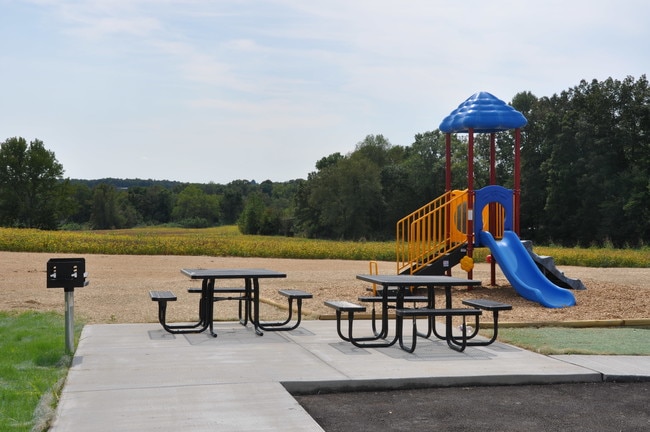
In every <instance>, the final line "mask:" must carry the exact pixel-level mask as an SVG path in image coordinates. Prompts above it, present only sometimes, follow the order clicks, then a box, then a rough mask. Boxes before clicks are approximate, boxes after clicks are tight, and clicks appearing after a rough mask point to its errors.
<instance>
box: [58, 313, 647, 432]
mask: <svg viewBox="0 0 650 432" xmlns="http://www.w3.org/2000/svg"><path fill="white" fill-rule="evenodd" d="M360 328H362V327H361V326H360ZM215 330H216V331H217V333H218V335H219V336H218V337H217V338H212V337H211V336H209V335H207V334H188V335H171V334H168V333H166V332H164V331H163V330H162V328H161V326H160V325H159V324H157V323H156V324H102V325H87V326H86V327H85V328H84V330H83V332H82V334H81V338H80V342H79V345H78V348H77V350H76V353H75V356H74V359H73V365H72V367H71V368H70V371H69V374H68V377H67V380H66V383H65V385H64V388H63V391H62V394H61V397H60V401H59V405H58V409H57V412H56V417H55V419H54V422H53V425H52V428H51V429H50V431H51V432H64V431H65V432H68V431H82V430H92V431H116V430H119V431H123V432H125V431H138V432H146V431H156V432H163V431H170V432H172V431H174V432H176V431H188V430H191V431H195V432H196V431H214V430H228V431H263V430H266V431H273V430H278V431H279V430H282V431H301V432H304V431H322V430H323V429H322V428H321V427H320V426H319V425H318V424H317V423H316V421H314V420H313V419H312V418H311V417H310V416H309V414H307V412H305V411H304V410H303V408H302V407H301V406H300V405H299V404H298V403H297V402H296V401H295V399H294V398H293V397H292V396H291V394H292V393H311V392H331V391H355V390H373V389H376V390H391V389H405V388H416V387H429V386H444V387H450V386H473V385H523V384H545V383H575V382H602V381H612V380H617V381H649V380H650V357H637V356H634V357H629V356H582V355H560V356H545V355H540V354H536V353H533V352H530V351H526V350H523V349H520V348H517V347H513V346H510V345H506V344H503V343H500V342H498V341H497V342H496V343H494V344H492V345H490V346H487V347H469V348H467V349H466V350H465V351H464V352H462V353H459V352H456V351H453V350H451V349H449V348H448V347H447V345H446V343H445V342H444V341H425V340H422V341H421V342H418V349H417V350H416V351H415V352H414V353H413V354H409V353H406V352H405V351H403V350H401V349H400V348H399V347H391V348H380V349H358V348H355V347H353V346H352V345H351V344H349V343H346V342H343V341H342V340H341V339H339V337H338V336H337V333H336V324H335V322H334V321H305V322H303V324H302V325H301V326H300V328H298V329H297V330H295V331H292V332H284V333H269V332H267V333H265V334H264V336H257V335H255V333H254V332H253V330H252V328H250V326H249V327H248V328H244V327H242V326H241V325H239V324H238V323H231V322H228V323H216V324H215Z"/></svg>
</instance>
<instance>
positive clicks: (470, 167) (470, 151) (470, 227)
mask: <svg viewBox="0 0 650 432" xmlns="http://www.w3.org/2000/svg"><path fill="white" fill-rule="evenodd" d="M473 253H474V128H469V140H468V143H467V256H468V257H470V258H472V254H473ZM472 276H473V272H472V271H471V270H470V271H469V272H467V277H468V278H469V279H471V278H472Z"/></svg>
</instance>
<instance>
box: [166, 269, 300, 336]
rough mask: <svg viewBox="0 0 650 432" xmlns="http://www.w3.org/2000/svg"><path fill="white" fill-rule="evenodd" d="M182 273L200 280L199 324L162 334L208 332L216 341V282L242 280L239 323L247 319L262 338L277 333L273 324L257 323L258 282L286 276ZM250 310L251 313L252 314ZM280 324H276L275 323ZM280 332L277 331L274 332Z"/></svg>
mask: <svg viewBox="0 0 650 432" xmlns="http://www.w3.org/2000/svg"><path fill="white" fill-rule="evenodd" d="M181 273H183V274H184V275H185V276H187V277H189V278H190V279H195V280H196V279H198V280H201V298H200V300H199V320H198V322H197V323H195V324H190V325H169V324H167V325H166V327H165V330H167V331H170V332H171V333H201V332H203V331H205V330H208V329H209V330H210V334H211V335H212V336H214V337H217V334H216V333H215V332H214V299H213V296H214V286H215V281H216V280H217V279H219V280H223V279H243V280H244V286H245V295H244V296H243V301H244V302H245V305H244V308H245V312H244V318H243V319H242V317H241V316H240V323H241V324H242V325H246V324H247V321H248V320H249V319H250V321H251V323H252V324H253V326H254V329H255V333H256V334H257V335H259V336H262V335H263V334H264V333H263V332H262V330H268V331H273V330H276V328H274V327H273V326H274V325H277V324H276V323H262V322H261V321H260V312H259V311H260V303H259V301H260V283H259V281H260V279H272V278H286V277H287V275H286V274H285V273H281V272H277V271H274V270H267V269H260V268H241V269H182V270H181ZM251 309H252V310H251ZM278 324H279V323H278ZM277 330H279V328H278V329H277Z"/></svg>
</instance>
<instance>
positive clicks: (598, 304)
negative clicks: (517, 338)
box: [0, 252, 650, 323]
mask: <svg viewBox="0 0 650 432" xmlns="http://www.w3.org/2000/svg"><path fill="white" fill-rule="evenodd" d="M76 256H77V255H66V254H43V253H17V252H0V292H2V294H3V295H2V297H1V298H0V310H3V311H21V310H40V311H45V310H51V311H58V312H63V310H64V294H63V290H62V289H48V288H46V263H47V261H48V260H49V259H50V258H66V257H76ZM79 257H83V258H85V259H86V271H87V272H88V280H89V281H90V284H89V285H88V286H87V287H84V288H78V289H76V290H75V293H74V302H75V305H74V307H75V316H76V317H82V318H83V319H84V320H85V321H86V322H87V323H139V322H155V321H156V320H157V307H156V304H155V303H153V302H152V301H151V300H150V298H149V295H148V292H149V290H171V291H173V292H174V293H175V294H176V295H177V296H178V301H177V302H176V303H173V304H171V305H170V306H169V308H168V316H169V318H170V319H171V320H177V321H189V320H194V319H195V318H196V316H197V307H198V296H197V295H196V294H190V293H188V292H187V288H189V287H191V286H198V284H199V282H197V281H191V280H190V279H188V278H187V277H186V276H184V275H183V274H181V272H180V269H182V268H268V269H272V270H277V271H281V272H284V273H286V274H287V278H286V279H269V280H264V281H262V284H261V291H262V298H263V299H264V301H265V302H266V303H267V305H265V307H264V308H263V310H262V314H263V316H264V317H265V318H266V317H269V318H272V317H275V316H276V315H281V314H282V313H283V311H281V310H278V308H276V307H274V306H273V305H284V304H285V303H286V301H285V299H284V298H283V297H280V296H279V295H278V294H277V290H278V289H281V288H292V289H301V290H305V291H308V292H311V293H312V294H313V295H314V298H313V299H311V300H307V301H306V302H305V304H304V307H305V309H306V310H307V314H308V316H307V319H309V318H312V319H314V318H317V317H318V316H320V315H321V314H325V315H331V313H332V311H331V309H329V308H327V307H325V306H324V305H323V302H324V301H325V300H332V299H337V300H349V301H356V300H357V297H359V296H360V295H364V294H365V292H366V288H367V287H368V284H367V283H365V282H362V281H359V280H357V279H356V275H357V274H361V273H368V272H369V265H368V262H365V261H343V260H293V259H269V258H223V257H206V256H201V257H191V256H125V255H79ZM378 267H379V273H382V274H394V273H395V271H396V268H395V263H392V262H380V263H379V266H378ZM560 269H561V270H562V271H563V272H564V273H565V274H566V275H567V276H569V277H572V278H577V279H581V280H582V282H583V283H584V284H585V286H586V287H587V289H586V290H582V291H574V293H575V296H576V302H577V305H576V306H574V307H570V308H563V309H549V308H545V307H543V306H540V305H538V304H537V303H533V302H530V301H527V300H525V299H523V298H521V297H520V296H518V295H517V293H516V292H515V290H514V289H513V288H512V287H510V286H509V285H508V282H507V281H506V280H505V278H504V276H503V274H502V273H501V272H500V271H499V270H498V267H497V273H496V286H494V287H492V286H489V285H490V266H489V265H488V264H486V263H477V264H476V266H475V268H474V272H473V278H474V279H480V280H482V281H483V286H482V287H480V288H474V289H472V290H471V291H467V288H459V289H458V290H459V291H466V292H458V291H457V292H456V293H455V294H454V299H455V300H454V301H455V302H458V303H459V304H460V301H461V300H462V299H465V298H489V299H493V300H497V301H502V302H505V303H509V304H512V305H513V310H512V311H506V312H504V313H502V315H500V320H501V321H503V322H528V323H530V322H552V321H580V320H635V319H647V318H650V295H649V294H650V268H644V269H629V268H584V267H570V266H565V267H561V268H560ZM454 276H457V277H463V278H465V277H467V273H465V272H464V271H462V270H460V269H459V270H457V271H455V272H454ZM231 284H232V282H231ZM455 306H456V305H455ZM217 310H218V311H217V316H218V319H223V320H228V319H233V318H234V317H235V316H236V310H235V302H222V303H220V304H219V305H218V309H217Z"/></svg>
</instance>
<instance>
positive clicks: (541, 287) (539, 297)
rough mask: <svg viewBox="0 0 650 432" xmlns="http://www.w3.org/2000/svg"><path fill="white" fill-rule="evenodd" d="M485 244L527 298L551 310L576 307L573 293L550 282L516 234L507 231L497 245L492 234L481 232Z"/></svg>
mask: <svg viewBox="0 0 650 432" xmlns="http://www.w3.org/2000/svg"><path fill="white" fill-rule="evenodd" d="M480 236H481V239H480V240H481V243H482V244H483V245H485V246H487V247H488V248H489V249H490V252H491V253H492V258H493V259H496V262H497V264H499V267H501V271H503V274H504V275H505V276H506V278H507V279H508V281H509V282H510V284H511V285H512V286H513V287H514V289H515V290H516V291H517V293H518V294H519V295H521V296H522V297H523V298H525V299H527V300H530V301H534V302H537V303H539V304H541V305H542V306H546V307H549V308H561V307H567V306H573V305H575V304H576V299H575V297H574V296H573V293H572V292H571V291H569V290H567V289H564V288H560V287H559V286H557V285H554V284H553V283H552V282H551V281H549V280H548V279H547V278H546V276H544V274H543V273H542V272H541V271H540V270H539V268H537V265H536V264H535V262H534V261H533V259H532V258H531V257H530V254H529V253H528V251H527V250H526V248H525V247H524V246H523V245H522V244H521V240H520V239H519V237H518V236H517V234H515V233H514V232H513V231H505V232H504V234H503V239H501V240H499V241H496V240H495V239H494V237H492V234H490V233H489V232H487V231H481V233H480Z"/></svg>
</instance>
